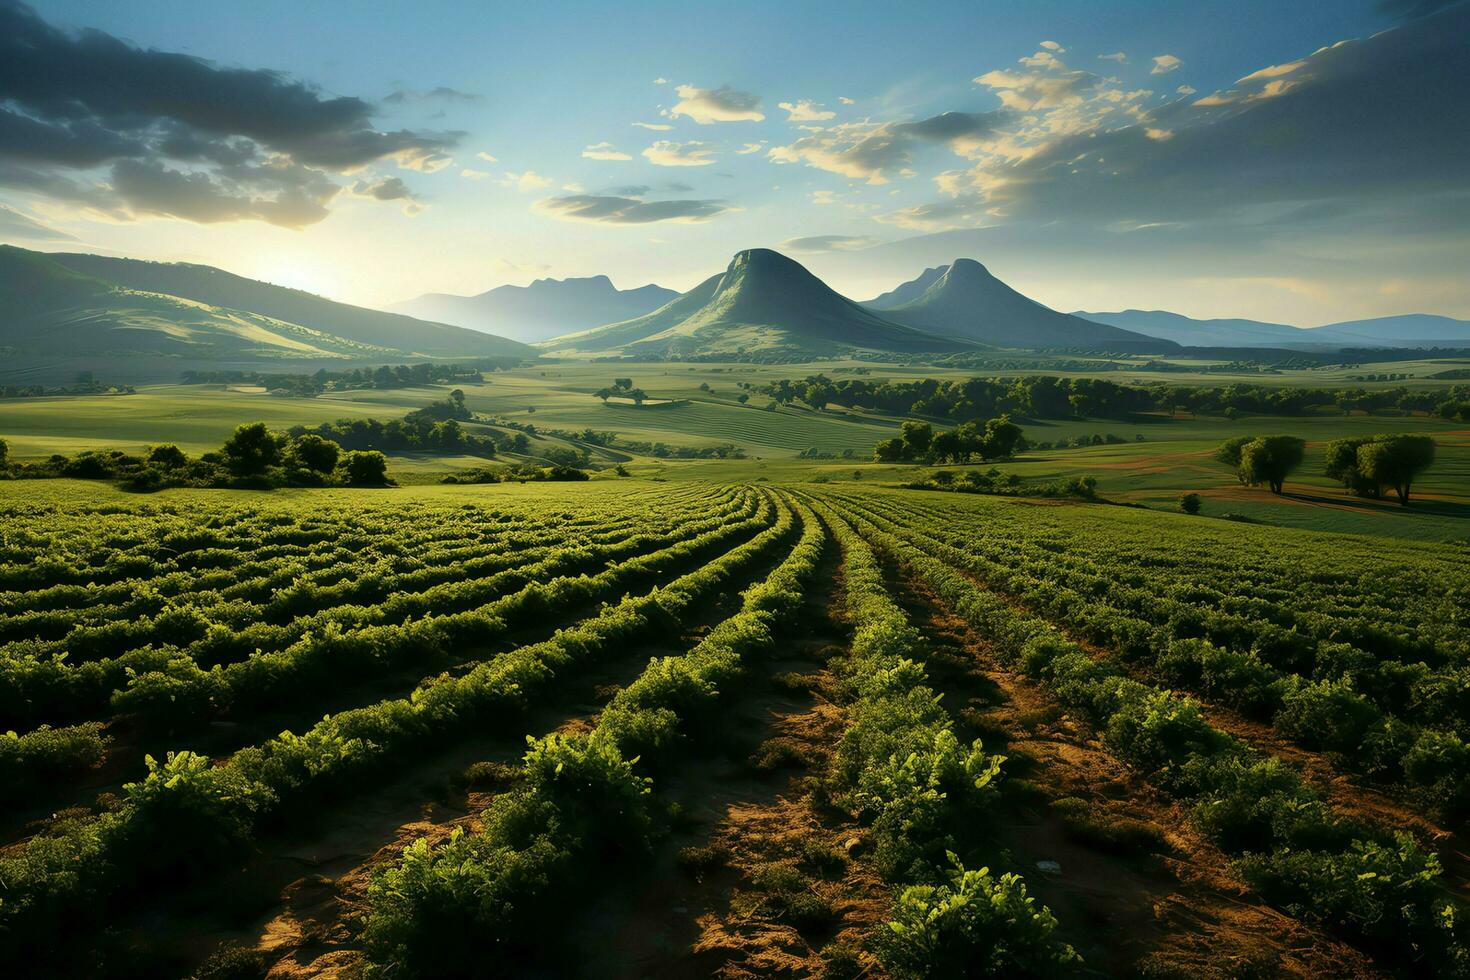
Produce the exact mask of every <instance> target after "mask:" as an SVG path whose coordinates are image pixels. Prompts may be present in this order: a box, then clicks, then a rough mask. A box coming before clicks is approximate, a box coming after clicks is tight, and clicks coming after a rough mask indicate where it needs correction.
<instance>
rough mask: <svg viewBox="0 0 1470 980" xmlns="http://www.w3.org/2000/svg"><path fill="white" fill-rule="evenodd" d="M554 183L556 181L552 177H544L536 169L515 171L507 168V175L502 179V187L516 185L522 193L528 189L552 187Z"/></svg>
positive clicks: (535, 189) (537, 189)
mask: <svg viewBox="0 0 1470 980" xmlns="http://www.w3.org/2000/svg"><path fill="white" fill-rule="evenodd" d="M554 183H555V181H554V180H552V179H551V178H550V177H543V176H542V175H541V174H538V173H537V172H536V171H534V170H527V171H525V172H524V173H513V172H511V171H509V170H507V171H506V172H505V176H504V177H503V178H501V181H500V184H501V186H502V187H514V188H515V189H516V190H518V191H520V192H521V193H522V194H524V193H526V192H527V191H539V190H542V189H543V188H546V187H550V186H551V185H552V184H554Z"/></svg>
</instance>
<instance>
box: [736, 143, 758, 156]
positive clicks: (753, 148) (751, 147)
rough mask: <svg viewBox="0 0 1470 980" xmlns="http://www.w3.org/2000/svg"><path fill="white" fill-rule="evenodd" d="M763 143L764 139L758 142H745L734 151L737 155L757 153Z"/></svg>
mask: <svg viewBox="0 0 1470 980" xmlns="http://www.w3.org/2000/svg"><path fill="white" fill-rule="evenodd" d="M765 145H766V141H765V140H761V141H760V142H759V143H746V144H745V145H744V146H742V147H741V148H740V149H738V150H736V151H735V153H736V154H737V155H739V156H745V155H746V154H747V153H759V152H760V151H761V149H762V148H763V147H764V146H765Z"/></svg>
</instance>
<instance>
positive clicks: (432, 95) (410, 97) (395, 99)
mask: <svg viewBox="0 0 1470 980" xmlns="http://www.w3.org/2000/svg"><path fill="white" fill-rule="evenodd" d="M383 101H384V102H385V103H387V104H389V105H403V104H405V103H408V102H451V103H453V102H484V101H485V97H484V96H483V95H476V94H475V93H473V92H461V91H459V90H458V89H453V88H449V87H448V86H445V85H440V86H439V87H438V88H431V89H429V90H428V91H427V92H417V91H414V90H412V89H399V90H398V91H396V92H394V93H392V94H391V95H389V96H388V97H387V98H385V99H383Z"/></svg>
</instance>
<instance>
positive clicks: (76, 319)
mask: <svg viewBox="0 0 1470 980" xmlns="http://www.w3.org/2000/svg"><path fill="white" fill-rule="evenodd" d="M0 348H3V349H4V350H6V351H7V353H9V354H11V355H33V356H40V357H52V358H55V357H62V358H69V357H89V356H90V357H95V356H109V357H116V356H123V355H139V354H141V355H158V354H166V355H170V356H186V357H191V358H204V359H217V358H230V359H233V360H235V361H253V360H277V359H282V358H291V359H331V360H338V359H343V358H348V359H355V360H364V359H379V358H390V357H391V358H404V357H419V358H422V357H428V356H434V355H451V354H452V355H463V356H470V355H480V356H511V357H533V356H535V352H534V351H532V350H531V349H530V348H528V347H526V346H524V345H522V344H518V343H516V342H515V341H511V340H506V339H504V338H501V337H491V336H489V335H487V334H482V333H478V332H476V331H473V330H465V329H463V328H460V327H451V326H448V325H446V324H442V323H425V322H423V321H420V320H414V319H411V318H409V317H404V316H397V315H394V314H388V313H379V312H377V311H375V310H366V309H362V308H361V307H356V306H347V305H346V304H342V303H333V302H332V301H330V300H326V299H322V298H321V297H318V296H312V295H311V294H309V293H302V292H299V291H297V290H291V289H283V288H281V287H279V286H271V285H269V284H267V283H262V282H255V281H253V280H250V279H243V278H241V277H239V276H233V275H231V274H229V273H227V272H222V271H220V270H219V269H214V268H210V267H209V266H196V265H173V264H164V263H157V262H138V261H134V260H131V259H112V258H106V257H103V256H96V255H71V254H60V255H58V254H52V253H44V252H32V251H28V250H26V249H22V248H15V247H13V246H9V245H0Z"/></svg>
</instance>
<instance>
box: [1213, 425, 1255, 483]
mask: <svg viewBox="0 0 1470 980" xmlns="http://www.w3.org/2000/svg"><path fill="white" fill-rule="evenodd" d="M1254 439H1255V436H1236V437H1235V438H1233V439H1226V440H1225V441H1224V442H1222V443H1220V448H1219V449H1216V450H1215V459H1217V460H1219V461H1220V462H1222V463H1224V464H1225V465H1226V466H1228V467H1230V468H1231V469H1233V470H1235V475H1236V477H1237V478H1238V479H1239V480H1240V482H1241V483H1245V482H1246V480H1245V472H1244V471H1243V470H1242V469H1241V468H1240V451H1241V450H1242V449H1244V448H1245V447H1246V444H1247V443H1249V442H1251V441H1252V440H1254Z"/></svg>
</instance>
